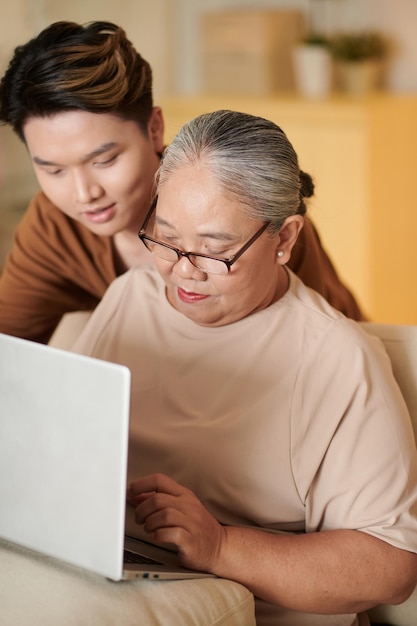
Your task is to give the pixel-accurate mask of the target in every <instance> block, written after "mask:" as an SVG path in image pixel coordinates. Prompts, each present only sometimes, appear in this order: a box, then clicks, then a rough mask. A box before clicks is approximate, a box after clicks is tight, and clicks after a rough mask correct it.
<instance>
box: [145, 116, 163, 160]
mask: <svg viewBox="0 0 417 626" xmlns="http://www.w3.org/2000/svg"><path fill="white" fill-rule="evenodd" d="M164 127H165V125H164V118H163V115H162V109H161V107H154V108H153V109H152V113H151V117H150V118H149V122H148V133H149V137H150V138H151V140H152V142H153V145H154V148H155V152H157V153H158V154H160V153H162V152H163V151H164V148H165V145H164Z"/></svg>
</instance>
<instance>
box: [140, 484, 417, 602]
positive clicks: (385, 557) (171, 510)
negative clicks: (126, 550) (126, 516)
mask: <svg viewBox="0 0 417 626" xmlns="http://www.w3.org/2000/svg"><path fill="white" fill-rule="evenodd" d="M128 500H129V502H130V503H131V504H133V505H134V506H136V521H137V522H138V523H139V524H144V529H145V531H146V532H147V533H149V535H150V536H151V538H152V540H155V541H156V542H168V543H172V544H175V545H176V546H177V548H178V551H179V555H180V557H181V560H182V562H183V564H184V565H186V566H187V567H189V568H193V569H200V570H203V571H207V572H210V573H213V574H216V575H218V576H221V577H223V578H229V579H231V580H235V581H237V582H240V583H241V584H243V585H245V586H246V587H247V588H248V589H250V590H251V591H252V592H253V593H254V595H256V596H257V597H259V598H263V599H264V600H267V601H268V602H271V603H274V604H277V605H281V606H284V607H286V608H288V609H292V610H298V611H304V612H308V613H319V614H333V613H335V614H336V613H356V612H361V611H364V610H366V609H368V608H370V607H372V606H375V605H376V604H381V603H390V604H395V603H399V602H402V601H404V600H405V599H406V598H407V597H408V596H409V595H410V593H411V592H412V590H413V589H414V586H415V584H416V582H417V555H416V554H413V553H411V552H408V551H406V550H401V549H399V548H396V547H393V546H391V545H390V544H388V543H386V542H385V541H382V540H380V539H377V538H375V537H373V536H371V535H369V534H367V533H365V532H361V531H358V530H334V531H325V532H315V533H307V534H273V533H268V532H264V531H262V530H256V529H250V528H242V527H233V526H229V527H225V526H222V525H220V524H219V523H218V522H217V521H216V520H215V518H214V517H213V516H212V515H211V514H210V513H209V512H208V511H207V509H206V508H205V507H204V506H203V505H202V503H201V502H200V501H199V500H198V498H197V497H196V496H195V495H194V494H193V493H192V492H191V491H190V490H188V489H186V488H185V487H183V486H181V485H179V484H178V483H177V482H176V481H174V480H172V479H171V478H169V477H168V476H165V475H163V474H153V475H150V476H146V477H143V478H140V479H138V480H136V481H134V482H133V483H132V484H131V485H130V487H129V490H128Z"/></svg>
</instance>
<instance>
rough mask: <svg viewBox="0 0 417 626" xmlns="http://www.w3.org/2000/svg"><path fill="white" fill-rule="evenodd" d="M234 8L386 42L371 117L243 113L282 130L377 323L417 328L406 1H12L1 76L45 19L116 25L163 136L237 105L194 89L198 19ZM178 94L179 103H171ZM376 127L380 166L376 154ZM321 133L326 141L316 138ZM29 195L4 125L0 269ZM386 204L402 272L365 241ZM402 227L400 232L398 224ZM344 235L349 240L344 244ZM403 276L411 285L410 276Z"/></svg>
mask: <svg viewBox="0 0 417 626" xmlns="http://www.w3.org/2000/svg"><path fill="white" fill-rule="evenodd" d="M239 8H244V9H256V10H258V11H259V10H262V9H285V10H287V9H292V10H299V11H300V12H301V13H302V15H303V18H304V20H305V24H306V27H307V28H309V29H310V30H316V31H320V32H322V33H324V34H326V35H332V34H334V33H336V32H338V31H340V30H345V31H350V30H362V29H367V30H378V31H380V32H381V33H383V34H384V35H385V36H386V37H387V38H388V39H389V40H390V41H391V42H392V47H391V54H390V58H389V63H388V67H387V72H386V78H385V88H386V92H387V93H388V94H391V96H394V100H395V102H389V103H385V104H381V113H378V111H379V108H378V107H379V105H377V108H376V109H375V110H374V109H369V108H367V105H365V104H363V105H362V103H361V102H356V103H355V102H352V101H351V102H350V103H347V104H346V105H340V106H339V104H337V105H336V108H335V107H334V106H333V104H332V103H331V102H330V101H329V103H328V104H327V103H326V102H324V103H322V104H321V105H317V106H315V103H312V104H311V103H310V104H309V103H308V102H304V103H303V102H299V101H300V100H301V99H300V98H298V101H297V100H295V101H294V100H292V101H289V102H287V104H284V103H282V102H280V104H279V111H278V110H277V102H276V101H275V102H272V103H268V101H267V99H265V98H264V99H261V100H262V101H261V102H260V103H258V104H256V106H255V107H254V108H255V109H256V110H254V112H255V114H260V115H264V116H265V117H271V119H274V121H277V120H276V119H275V118H276V117H277V116H278V123H279V120H281V118H282V121H283V124H285V126H283V127H284V130H286V131H287V132H288V131H290V132H289V136H290V138H291V139H292V141H294V142H295V147H296V149H297V151H298V152H299V155H300V157H301V162H302V164H303V166H304V164H306V169H307V171H310V172H311V173H312V174H313V176H315V177H316V182H317V183H318V189H319V192H318V194H317V196H316V206H315V207H313V209H314V215H315V219H316V218H317V221H318V222H319V227H320V232H321V233H322V235H323V238H324V241H325V243H326V244H328V246H327V247H328V249H329V251H330V253H331V256H332V257H333V259H334V260H335V262H336V265H337V266H338V268H339V269H340V270H341V273H342V276H344V277H345V278H346V279H347V282H348V283H350V286H351V287H353V288H354V290H356V292H357V294H358V295H359V296H360V297H361V299H362V301H363V302H364V304H365V305H366V306H367V307H368V308H369V311H370V312H371V313H372V312H373V311H375V312H376V316H377V317H378V318H379V319H380V320H384V319H385V320H388V321H391V320H395V321H403V322H404V321H406V322H409V323H410V322H411V323H417V301H416V299H414V301H413V302H412V303H410V301H409V300H408V299H407V297H406V296H405V295H404V294H405V293H407V292H408V291H409V287H408V285H409V281H410V276H411V275H410V274H405V271H406V270H407V268H409V267H412V268H414V267H416V266H417V256H416V255H417V248H416V246H415V243H413V242H414V240H415V233H414V232H412V231H414V230H415V229H414V227H412V224H414V222H413V221H412V220H417V210H416V208H415V199H414V197H413V196H412V189H411V186H412V179H413V176H414V169H415V164H416V161H417V157H416V154H417V152H416V150H417V148H415V147H414V146H416V145H417V109H416V107H417V37H416V36H415V29H416V25H417V0H396V1H395V2H394V1H393V0H71V2H68V3H65V2H64V1H63V0H13V2H12V3H6V2H3V3H1V4H0V73H3V71H4V70H5V68H6V65H7V62H8V59H9V58H10V56H11V55H12V52H13V49H14V48H15V47H16V46H17V45H19V44H20V43H25V42H26V41H27V40H28V39H29V38H30V37H32V36H34V35H36V34H37V33H38V32H39V31H40V30H41V29H42V28H44V27H45V26H47V25H48V24H49V23H51V22H54V21H57V20H74V21H77V22H87V21H90V20H110V21H113V22H116V23H118V24H120V25H121V26H122V27H123V28H124V29H125V30H126V32H127V34H128V36H129V38H130V39H131V41H132V42H133V43H134V45H135V46H136V47H137V49H138V50H139V51H140V53H141V54H142V55H143V56H144V57H145V58H146V59H147V60H148V61H149V62H150V63H151V65H152V67H153V71H154V91H155V104H160V103H161V104H163V108H164V111H165V119H166V122H167V133H166V139H167V141H170V139H171V138H172V135H173V133H174V131H175V130H176V129H177V127H178V125H179V124H180V123H183V122H184V121H185V120H186V119H188V118H189V117H192V116H194V115H196V114H198V113H200V112H202V110H208V109H209V108H212V107H213V106H215V108H221V107H222V106H230V108H240V109H241V110H242V106H243V104H242V103H241V101H239V100H237V101H235V106H233V107H232V106H231V104H230V99H229V100H227V99H221V98H217V100H215V101H212V102H211V103H209V102H208V101H207V98H206V96H207V94H205V96H204V97H203V96H202V97H201V99H200V100H198V98H199V94H201V93H202V92H203V91H204V78H203V66H204V63H203V54H202V45H201V43H202V20H203V18H204V15H205V14H207V13H208V12H212V11H217V10H227V9H239ZM252 39H253V38H252ZM252 43H253V41H252ZM248 45H249V46H250V45H251V38H250V37H248ZM242 95H243V96H244V94H242ZM194 96H195V98H194ZM414 96H415V101H414V100H413V102H411V104H410V107H411V108H410V112H409V113H408V114H407V117H405V116H404V115H402V113H400V114H399V115H398V114H397V113H395V111H397V110H402V108H401V107H402V106H403V103H402V102H401V100H402V99H404V98H409V97H411V98H412V99H413V97H414ZM178 98H179V99H180V100H181V98H183V100H182V101H181V102H180V103H179V104H178V102H177V101H176V99H178ZM187 98H192V99H193V98H194V99H193V102H192V103H191V105H190V106H189V107H188V105H187V104H184V102H185V100H186V99H187ZM184 99H185V100H184ZM397 100H398V101H399V102H397ZM281 104H282V106H281ZM244 106H245V108H246V110H248V109H249V108H250V106H252V105H251V104H250V102H249V101H247V102H245V103H244ZM397 106H398V107H400V108H399V109H397ZM187 107H188V108H187ZM268 107H269V108H268ZM407 110H408V109H407ZM375 111H376V112H377V113H376V114H375ZM382 111H383V112H382ZM414 112H416V115H414ZM387 126H389V132H390V139H389V148H388V153H389V154H390V156H391V159H387V158H386V157H387V145H388V144H387V141H388V140H387V133H386V129H387ZM400 126H401V128H400ZM411 126H412V128H411ZM323 137H327V143H326V140H324V139H323ZM404 142H405V143H406V144H407V146H406V148H405V149H404ZM326 146H327V148H326ZM393 161H395V167H394V171H393ZM36 189H37V183H36V180H35V177H34V175H33V172H32V167H31V164H30V161H29V158H28V156H27V153H26V149H25V147H24V145H22V144H21V143H20V142H19V140H18V139H17V138H16V137H15V136H14V135H13V133H12V131H11V130H10V129H9V128H7V127H1V126H0V268H1V265H2V261H3V259H4V257H5V254H6V253H7V250H8V249H9V247H10V245H11V238H12V234H13V232H14V229H15V227H16V225H17V223H18V221H19V219H20V217H21V214H22V211H23V210H24V209H25V207H26V204H27V202H28V200H29V199H30V197H31V195H32V194H33V193H34V191H35V190H36ZM397 207H400V208H401V209H402V210H405V208H404V207H407V209H406V210H407V211H408V214H407V215H404V219H403V221H402V225H401V228H402V230H401V231H399V237H400V238H401V241H402V243H403V246H402V254H401V255H400V256H401V259H403V265H404V267H403V266H401V267H397V266H395V267H393V266H392V262H391V259H389V258H388V259H387V261H386V263H387V264H389V267H384V260H383V259H384V258H386V257H387V255H386V253H385V251H384V250H382V251H381V253H380V254H379V253H378V254H376V252H375V251H373V252H372V250H371V248H372V246H374V239H375V238H377V239H378V240H380V239H381V240H385V239H386V236H387V235H389V232H390V228H391V226H390V224H391V222H392V215H391V212H392V210H397ZM382 213H384V220H385V221H384V224H385V226H384V228H386V230H381V232H380V236H379V237H375V236H374V235H372V233H373V232H374V223H375V222H382V220H380V219H378V218H379V216H381V214H382ZM355 216H356V217H355ZM413 216H414V217H413ZM375 217H376V218H377V219H376V220H375V219H374V218H375ZM355 220H356V221H355ZM410 220H411V221H410ZM404 224H408V226H407V227H405V228H403V225H404ZM416 229H417V225H416ZM347 232H349V233H352V237H351V238H348V237H346V233H347ZM407 237H408V238H410V245H408V243H407V241H408V239H407ZM352 242H354V245H353V247H352ZM371 244H372V245H371ZM352 250H354V255H352ZM414 250H416V253H415V254H414V252H413V251H414ZM407 254H408V255H409V258H408V256H407ZM413 255H414V256H413ZM388 257H389V255H388ZM403 257H404V258H403ZM414 257H416V258H414ZM390 268H391V269H390ZM0 271H1V269H0ZM388 271H391V273H392V274H393V276H392V281H391V282H392V293H391V296H393V295H394V293H393V289H394V288H397V289H398V291H399V295H398V298H400V297H403V300H404V302H403V308H402V312H401V313H397V312H396V310H388V309H387V305H386V295H385V284H381V285H380V287H378V289H377V291H378V298H377V296H376V295H375V293H376V292H375V293H374V294H373V293H372V292H373V291H375V289H376V287H375V285H376V283H377V278H378V277H379V278H378V280H380V277H381V276H382V277H383V278H384V276H386V274H387V272H388ZM409 271H410V272H412V273H414V271H415V270H414V269H410V270H409ZM398 276H403V277H404V279H403V283H404V286H403V285H402V284H401V285H400V286H398V285H399V283H398ZM411 279H412V280H413V282H414V283H415V277H414V276H413V275H412V276H411ZM414 291H415V290H414ZM391 300H392V301H393V302H394V304H393V305H392V306H393V309H395V307H396V308H398V306H397V304H396V298H394V297H391Z"/></svg>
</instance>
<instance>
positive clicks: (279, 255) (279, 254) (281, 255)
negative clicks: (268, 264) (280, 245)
mask: <svg viewBox="0 0 417 626" xmlns="http://www.w3.org/2000/svg"><path fill="white" fill-rule="evenodd" d="M283 256H284V253H283V251H282V250H278V252H277V257H278V258H279V259H280V258H281V257H283Z"/></svg>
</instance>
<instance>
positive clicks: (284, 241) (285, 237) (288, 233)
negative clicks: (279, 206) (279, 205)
mask: <svg viewBox="0 0 417 626" xmlns="http://www.w3.org/2000/svg"><path fill="white" fill-rule="evenodd" d="M303 226H304V218H303V216H302V215H290V217H287V219H286V220H285V222H284V223H283V225H282V226H281V228H280V231H279V236H278V241H277V248H276V254H277V261H278V263H279V264H280V265H285V264H286V263H288V261H289V260H290V258H291V252H292V249H293V247H294V244H295V242H296V241H297V238H298V235H299V234H300V232H301V229H302V228H303Z"/></svg>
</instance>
